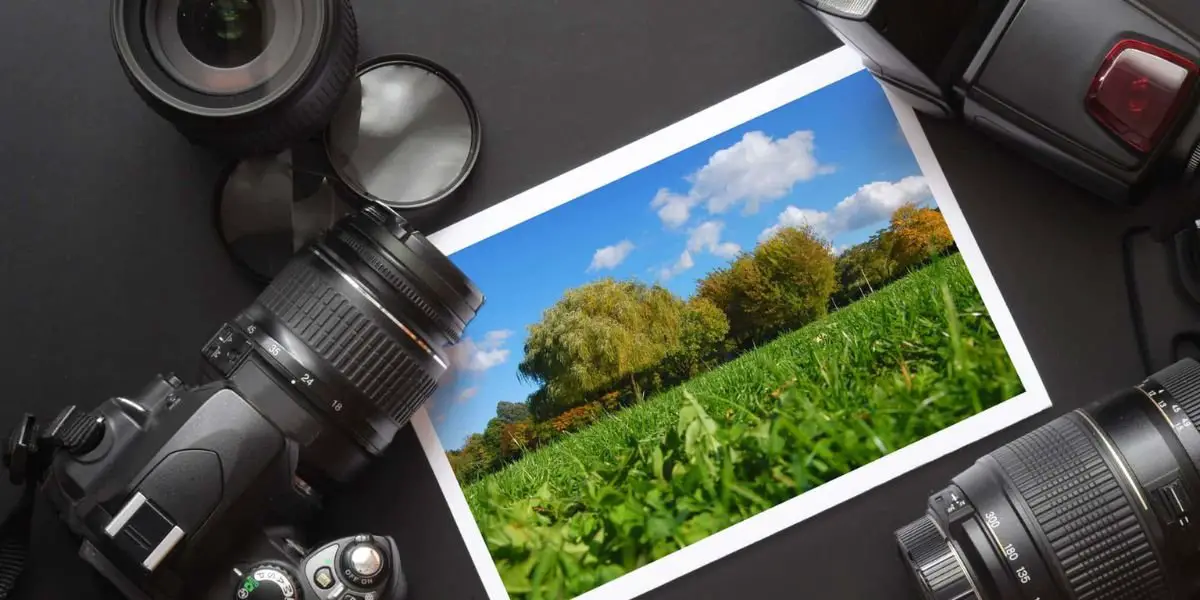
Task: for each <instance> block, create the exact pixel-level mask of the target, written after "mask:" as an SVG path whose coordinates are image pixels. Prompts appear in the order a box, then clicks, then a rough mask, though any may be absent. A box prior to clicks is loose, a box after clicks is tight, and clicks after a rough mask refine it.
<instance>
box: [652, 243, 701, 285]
mask: <svg viewBox="0 0 1200 600" xmlns="http://www.w3.org/2000/svg"><path fill="white" fill-rule="evenodd" d="M694 266H696V261H694V260H692V253H691V252H688V251H687V250H684V251H683V254H680V255H679V260H676V261H675V264H673V265H671V266H669V267H663V268H662V269H660V270H659V272H658V278H659V279H662V280H664V281H666V280H667V279H670V278H672V277H674V276H676V275H678V274H680V273H682V272H684V271H686V270H688V269H690V268H692V267H694Z"/></svg>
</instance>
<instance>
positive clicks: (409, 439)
mask: <svg viewBox="0 0 1200 600" xmlns="http://www.w3.org/2000/svg"><path fill="white" fill-rule="evenodd" d="M356 6H357V8H358V14H359V22H360V29H361V36H362V39H363V43H362V51H361V56H362V57H368V56H373V55H377V54H382V53H390V52H410V53H417V54H422V55H425V56H427V57H429V58H432V59H434V60H436V61H439V62H441V63H442V64H444V65H446V66H447V67H449V68H450V69H451V70H453V71H454V72H455V73H456V74H457V75H459V76H460V77H461V78H462V80H463V81H464V82H465V84H466V85H467V87H468V88H469V89H470V91H471V93H472V94H473V95H474V97H475V101H476V103H477V104H478V106H479V109H480V111H481V112H482V115H483V120H484V124H485V132H484V140H485V142H484V148H483V153H482V156H481V161H480V163H479V167H478V169H477V171H476V172H475V175H474V177H473V179H472V180H471V181H470V182H469V183H468V185H467V187H466V188H465V189H464V190H463V192H462V193H461V195H460V197H459V198H457V199H455V200H454V201H452V202H451V203H447V204H446V205H444V206H443V207H442V210H441V211H440V214H427V215H423V216H422V219H421V220H422V223H423V224H424V227H425V229H426V230H428V231H432V230H435V229H436V228H437V227H438V226H441V225H444V224H445V223H448V222H451V221H453V220H456V219H458V218H461V217H464V216H466V215H468V214H471V213H473V212H476V211H479V210H481V209H483V208H485V207H487V206H489V205H491V204H494V203H496V202H499V201H501V200H504V199H505V198H507V197H509V196H511V195H513V194H516V193H518V192H520V191H522V190H524V189H526V188H529V187H531V186H533V185H536V184H537V183H540V182H541V181H543V180H545V179H548V178H550V177H552V176H554V175H557V174H559V173H562V172H564V171H567V170H569V169H571V168H573V167H575V166H578V165H580V164H583V163H585V162H587V161H589V160H590V159H593V158H596V157H598V156H600V155H602V154H604V153H606V152H609V151H611V150H614V149H616V148H618V147H620V146H622V145H624V144H625V143H628V142H630V141H632V140H634V139H637V138H639V137H641V136H643V135H646V134H648V133H651V132H653V131H655V130H657V129H659V128H661V127H664V126H666V125H669V124H671V123H673V122H675V121H677V120H679V119H681V118H683V117H686V116H688V115H690V114H692V113H694V112H696V111H698V110H700V109H703V108H705V107H707V106H709V105H711V104H713V103H715V102H718V101H720V100H722V99H724V98H726V97H728V96H731V95H733V94H735V93H737V92H739V91H742V90H744V89H746V88H749V87H751V86H753V85H755V84H757V83H760V82H762V81H764V80H766V79H768V78H770V77H772V76H774V75H777V74H779V73H782V72H784V71H786V70H788V69H790V68H792V67H794V66H796V65H799V64H801V63H803V62H806V61H807V60H809V59H811V58H814V57H816V56H818V55H819V54H821V53H824V52H825V51H828V50H830V49H832V48H834V47H835V45H836V44H835V41H834V39H833V38H832V36H831V35H829V34H828V33H827V32H826V31H825V30H824V29H822V28H821V27H820V26H819V25H818V24H817V22H816V21H815V19H813V18H812V17H811V16H809V15H808V14H807V13H806V12H805V11H804V10H802V9H801V8H799V7H798V6H797V5H795V4H794V3H793V2H792V0H738V1H736V2H733V1H729V0H691V1H689V2H683V1H681V0H605V1H603V2H597V1H595V0H555V1H554V2H512V1H502V0H408V1H399V0H370V1H360V2H357V3H356ZM107 15H108V12H107V2H102V1H100V0H58V1H56V2H21V1H13V2H4V3H0V73H3V81H2V83H0V120H2V122H3V124H4V127H3V129H2V130H0V201H2V202H3V204H2V208H0V282H3V283H2V285H3V293H2V294H0V315H3V319H4V321H3V323H4V327H3V329H2V330H0V331H2V335H3V344H2V345H0V353H2V354H0V358H2V359H3V360H2V361H0V377H2V378H3V383H4V386H3V388H2V389H3V390H4V393H3V394H2V395H0V426H4V427H7V425H8V424H9V423H13V422H15V420H16V419H17V417H18V416H19V415H20V414H21V413H22V412H23V411H26V410H31V411H36V412H38V413H40V414H42V415H44V416H47V417H48V416H50V415H52V414H53V413H54V412H55V411H57V410H58V408H59V407H61V406H63V405H65V404H68V403H81V404H83V405H85V406H91V405H94V404H95V403H97V402H99V401H101V400H102V399H104V398H107V397H110V396H113V395H118V394H129V393H133V392H135V391H136V390H137V389H139V388H140V386H141V385H142V384H143V383H145V382H146V381H147V380H148V379H149V377H150V376H152V375H153V374H154V373H156V372H164V371H176V372H180V373H191V372H192V371H193V369H194V366H195V364H196V363H197V358H198V349H199V347H200V346H201V344H202V343H203V342H204V341H205V340H206V339H207V338H208V336H209V335H210V334H211V333H212V332H213V331H215V328H216V327H217V326H218V325H219V324H220V323H221V321H222V320H223V319H226V318H228V317H231V316H233V315H234V314H235V313H236V312H237V311H238V310H239V309H241V308H242V307H243V306H244V305H246V304H247V303H248V302H249V301H250V300H251V299H252V297H253V295H254V294H255V290H254V289H253V287H252V286H251V285H250V284H248V283H247V282H246V281H244V280H243V279H242V278H241V276H240V275H239V273H238V272H237V271H235V269H234V267H233V266H232V265H231V263H230V262H229V261H228V260H227V257H226V255H225V254H224V250H223V249H222V247H221V245H220V243H219V240H218V236H217V234H216V232H215V231H214V229H213V228H212V225H211V223H212V205H211V196H212V192H213V190H214V187H215V184H216V176H217V173H218V172H219V170H220V168H221V167H222V163H221V161H219V160H218V159H216V158H214V157H212V156H210V155H208V154H206V153H204V152H202V151H200V150H197V149H195V148H192V147H190V146H189V145H188V144H187V143H186V142H185V141H184V140H183V139H182V138H180V137H179V136H178V135H176V133H175V132H174V130H173V129H172V128H171V126H170V125H168V124H167V123H165V122H163V121H161V120H160V119H159V118H158V117H156V116H155V115H154V114H153V113H151V111H150V110H148V109H147V108H146V107H145V106H144V105H143V104H142V103H141V102H140V101H139V100H138V98H137V96H136V95H135V93H134V92H133V90H132V89H131V88H130V87H129V86H128V85H127V84H126V82H125V80H124V78H123V77H122V74H121V70H120V68H119V66H118V63H117V59H116V57H115V55H114V53H113V51H112V49H111V46H110V41H109V34H108V16H107ZM925 123H926V126H927V130H928V133H929V136H930V138H931V141H932V144H933V147H934V149H935V151H936V152H937V153H938V155H939V157H940V158H941V161H942V164H943V166H944V168H945V170H946V173H947V176H948V177H949V179H950V183H951V185H952V186H953V188H954V190H955V193H956V195H957V197H958V199H959V202H960V203H961V204H962V207H963V210H964V212H965V213H966V216H967V218H968V220H969V221H970V223H971V228H972V230H973V232H974V234H975V236H976V237H977V239H978V241H979V244H980V246H981V247H982V249H983V251H984V253H985V255H986V258H987V261H988V264H989V266H990V267H991V268H992V270H993V272H994V273H995V277H996V280H997V281H998V283H999V285H1000V288H1001V289H1002V290H1003V293H1004V296H1005V299H1006V300H1007V302H1008V305H1009V307H1010V309H1011V311H1012V312H1013V314H1014V316H1015V318H1016V321H1017V323H1018V325H1019V327H1020V328H1021V331H1022V332H1023V333H1024V336H1025V340H1026V342H1027V344H1028V346H1029V348H1030V351H1031V352H1032V354H1033V358H1034V360H1035V362H1036V364H1037V366H1038V369H1039V370H1040V372H1041V374H1042V376H1043V378H1044V380H1045V382H1046V386H1047V387H1048V389H1049V391H1050V393H1051V395H1052V397H1053V399H1054V402H1055V405H1056V406H1055V408H1054V410H1053V411H1050V412H1048V413H1047V414H1045V415H1042V416H1041V417H1039V418H1036V419H1033V420H1031V421H1029V422H1028V423H1026V424H1023V425H1021V426H1019V427H1017V428H1014V429H1013V430H1011V431H1007V432H1004V433H1002V434H1000V435H998V436H995V437H994V438H992V439H987V440H983V441H982V442H980V443H978V444H975V445H973V446H971V447H969V448H967V449H965V450H963V451H961V452H958V453H956V454H954V455H952V456H948V457H945V458H943V459H941V460H939V461H937V462H935V463H934V464H932V465H930V466H928V467H925V468H923V469H920V470H918V471H916V472H914V473H911V474H909V475H906V476H904V477H901V478H899V479H897V480H896V481H894V482H892V483H890V484H887V485H884V486H882V487H880V488H878V489H876V490H874V491H872V492H870V493H867V494H865V495H863V496H860V497H858V498H856V499H854V500H852V501H850V502H847V503H845V504H842V505H841V506H839V507H837V508H835V509H833V510H830V511H828V512H826V513H824V514H822V515H820V516H819V517H817V518H814V519H811V520H809V521H808V522H805V523H802V524H800V525H797V526H795V527H792V528H790V529H788V530H787V531H785V532H783V533H781V534H779V535H776V536H774V537H772V538H770V539H768V540H765V541H763V542H762V543H759V544H757V545H755V546H754V547H752V548H750V549H748V550H745V551H742V552H739V553H737V554H735V555H733V556H731V557H729V558H726V559H724V560H721V561H719V562H717V563H716V564H713V565H711V566H709V567H706V568H704V569H702V570H700V571H698V572H696V573H693V574H691V575H689V576H687V577H685V578H683V579H681V580H679V581H676V582H672V583H669V584H667V585H665V586H663V587H661V588H659V589H658V590H657V591H655V592H653V593H651V594H650V595H649V597H652V598H664V599H674V598H679V599H691V598H696V597H703V598H724V597H756V598H759V597H761V598H788V597H798V596H799V595H805V596H811V597H822V598H903V597H905V595H904V594H905V593H906V592H904V591H902V590H903V589H904V588H903V586H904V585H906V575H905V573H904V571H903V570H902V567H901V564H900V563H899V561H898V560H896V553H895V550H894V548H893V543H892V539H891V532H892V530H893V529H894V528H896V527H898V526H900V525H902V524H903V523H905V522H907V521H908V520H910V519H912V518H914V517H916V516H917V515H918V513H919V511H920V510H921V509H922V507H923V504H924V501H925V498H926V496H927V494H928V493H929V492H930V491H931V490H933V489H935V488H937V487H939V486H941V485H942V484H943V483H944V482H946V481H947V480H948V478H949V477H950V476H952V475H953V474H954V473H956V472H957V471H959V470H961V469H962V468H964V467H966V466H967V465H968V464H970V462H971V461H973V460H974V458H975V457H977V456H978V455H979V454H981V453H983V452H985V451H986V450H989V449H990V448H991V447H992V446H994V445H996V444H998V443H1000V442H1002V441H1005V440H1007V439H1010V438H1012V437H1014V436H1015V435H1017V434H1018V433H1020V432H1022V431H1025V430H1027V429H1029V428H1031V427H1032V426H1034V425H1037V424H1040V423H1042V422H1044V421H1045V420H1047V419H1048V418H1050V417H1051V416H1054V415H1057V414H1059V413H1061V412H1063V411H1065V410H1067V409H1070V408H1074V407H1077V406H1079V405H1081V404H1083V403H1085V402H1087V401H1089V400H1091V399H1093V398H1095V397H1097V396H1099V395H1101V394H1103V393H1105V392H1108V391H1110V390H1113V389H1115V388H1118V387H1121V386H1125V385H1129V384H1132V383H1135V382H1136V381H1137V380H1139V379H1140V377H1141V376H1142V375H1143V371H1142V368H1141V365H1140V363H1139V361H1138V355H1137V351H1136V349H1135V346H1134V343H1133V342H1134V333H1133V328H1132V326H1131V321H1130V319H1129V313H1128V305H1127V301H1126V294H1125V286H1124V280H1123V271H1122V268H1121V260H1120V256H1121V255H1120V242H1121V235H1122V233H1123V231H1124V230H1125V229H1126V227H1127V226H1128V225H1129V224H1130V223H1132V222H1134V219H1133V217H1131V216H1130V215H1129V214H1128V213H1126V212H1123V211H1118V210H1116V209H1112V208H1108V207H1106V206H1103V205H1101V204H1099V203H1098V201H1096V200H1094V199H1092V198H1090V197H1088V196H1087V195H1086V194H1084V193H1082V192H1080V191H1077V190H1076V189H1074V188H1072V187H1070V186H1069V185H1067V184H1065V183H1063V182H1061V181H1059V180H1057V179H1056V178H1055V177H1054V176H1053V175H1051V174H1049V173H1046V172H1043V171H1042V170H1040V169H1038V168H1037V167H1035V166H1032V165H1030V164H1027V163H1025V162H1024V161H1023V160H1022V159H1021V158H1020V157H1019V156H1016V155H1014V154H1012V153H1010V152H1007V151H1004V150H1001V149H1000V148H998V147H997V146H995V145H993V144H992V143H991V142H989V141H988V140H986V139H984V138H982V137H981V136H980V135H978V134H976V133H974V132H972V131H969V130H966V129H964V128H962V127H961V126H959V125H956V124H953V123H942V122H930V121H928V120H926V121H925ZM1159 287H1162V286H1161V285H1160V286H1159ZM1146 302H1147V303H1148V305H1149V306H1151V307H1155V306H1157V305H1158V304H1156V303H1159V302H1162V303H1169V302H1173V301H1169V300H1166V299H1159V298H1157V297H1155V296H1152V297H1151V298H1150V299H1149V300H1147V301H1146ZM1176 304H1177V303H1176ZM1160 313H1162V314H1170V315H1172V316H1170V318H1160V319H1159V321H1160V322H1158V323H1157V324H1156V327H1157V328H1158V330H1157V331H1156V333H1155V334H1154V335H1167V333H1164V332H1168V331H1170V330H1171V329H1172V328H1175V327H1181V326H1184V325H1187V324H1188V321H1190V320H1191V319H1192V318H1193V315H1191V314H1189V313H1188V311H1187V310H1174V312H1171V311H1165V312H1164V311H1160ZM0 489H2V491H0V500H2V501H0V509H3V510H7V507H8V506H10V505H11V503H12V500H13V498H14V497H15V494H14V491H13V490H12V489H11V488H9V487H7V486H6V485H5V487H3V488H0ZM330 508H331V510H329V511H328V513H327V515H326V517H325V518H324V519H323V521H322V523H321V527H320V529H321V531H319V532H317V534H318V535H319V536H324V535H329V536H332V535H334V534H339V535H340V534H344V533H347V532H350V531H353V530H360V529H369V530H372V531H375V532H377V533H384V534H392V535H395V536H396V537H397V538H398V540H399V542H400V544H401V548H402V551H403V556H402V558H403V560H404V566H405V569H406V571H407V572H408V575H409V577H410V580H411V583H412V598H413V599H414V600H428V599H432V598H438V599H441V598H447V599H457V598H479V597H483V592H482V588H481V586H480V584H479V581H478V577H477V576H476V575H475V574H474V570H473V568H472V566H471V564H470V562H469V560H468V557H467V554H466V550H465V547H464V546H463V544H462V542H461V540H460V539H459V537H458V534H457V532H456V529H455V527H454V524H453V522H452V521H451V518H450V514H449V512H448V510H447V508H446V504H445V502H444V501H443V500H442V497H441V493H440V492H439V490H438V489H437V487H436V485H435V482H434V479H433V477H432V474H431V472H430V470H429V468H428V466H427V464H426V462H425V459H424V457H423V455H422V454H421V451H420V448H419V446H418V444H417V441H416V438H415V436H414V435H413V434H412V433H411V430H407V429H406V430H405V431H404V432H402V434H401V435H400V436H399V438H398V440H397V442H396V443H395V444H394V446H393V447H392V449H391V450H390V452H389V456H388V458H387V459H386V460H384V461H381V462H379V463H378V464H376V465H375V466H374V467H373V468H372V470H371V471H370V472H369V474H368V476H367V477H364V478H362V479H361V480H360V481H358V482H357V483H356V484H355V486H354V488H353V489H352V490H350V492H349V493H347V494H344V495H343V496H341V497H340V498H339V499H337V500H336V501H335V502H334V503H333V504H332V506H331V507H330ZM76 547H77V544H76V543H75V541H74V540H73V539H72V538H71V536H70V535H69V534H68V533H67V532H66V531H65V529H64V528H62V527H60V526H59V525H58V523H57V522H55V520H54V517H53V515H51V514H49V511H48V510H45V509H44V508H43V509H41V510H40V513H39V517H38V520H37V526H36V535H35V543H34V548H33V552H34V560H33V566H32V569H31V572H30V573H29V574H28V576H27V578H26V581H25V582H24V583H25V585H24V586H23V588H22V589H21V591H20V592H19V593H18V594H17V598H20V599H26V598H28V599H32V598H56V599H57V598H107V597H114V596H112V594H113V593H112V592H111V591H107V590H106V589H105V588H104V587H103V586H101V585H99V584H97V583H96V582H94V581H93V580H92V578H91V575H90V573H89V571H88V569H87V567H86V566H85V565H84V563H82V561H81V560H80V559H78V558H77V557H76V554H75V549H76Z"/></svg>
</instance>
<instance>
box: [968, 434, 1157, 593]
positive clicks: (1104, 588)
mask: <svg viewBox="0 0 1200 600" xmlns="http://www.w3.org/2000/svg"><path fill="white" fill-rule="evenodd" d="M1079 419H1081V418H1080V417H1078V416H1075V415H1069V416H1067V417H1064V418H1061V419H1057V420H1055V421H1053V422H1052V423H1050V424H1048V425H1046V426H1045V427H1042V428H1040V429H1037V430H1035V431H1033V432H1031V433H1029V434H1027V435H1025V436H1023V437H1021V438H1020V439H1018V440H1016V441H1014V442H1012V443H1010V444H1008V445H1007V446H1004V447H1003V448H1001V449H999V450H997V451H995V452H994V453H993V454H992V456H993V457H994V458H995V459H996V460H997V461H998V462H999V463H1000V465H1001V466H1002V467H1003V469H1004V471H1005V472H1006V473H1007V474H1008V476H1009V478H1010V480H1011V481H1012V482H1013V484H1014V485H1015V486H1016V488H1017V490H1018V491H1020V493H1021V496H1022V497H1024V498H1025V501H1026V502H1028V504H1029V507H1030V508H1031V509H1032V510H1033V514H1034V517H1035V518H1036V519H1037V522H1038V525H1040V526H1041V528H1042V531H1043V532H1044V533H1045V534H1046V538H1047V539H1048V540H1049V543H1050V547H1051V549H1052V550H1053V552H1054V554H1055V557H1057V559H1058V562H1059V565H1060V566H1061V567H1062V570H1063V573H1064V574H1065V576H1066V579H1067V581H1068V583H1069V585H1070V587H1071V589H1072V590H1073V591H1074V594H1075V596H1074V597H1076V598H1078V599H1079V600H1105V599H1114V600H1115V599H1118V598H1119V599H1121V600H1127V599H1131V598H1146V599H1150V598H1160V597H1161V594H1163V592H1164V591H1165V589H1166V588H1165V581H1164V579H1163V572H1162V569H1161V567H1160V566H1159V564H1158V560H1157V559H1156V558H1155V556H1154V553H1153V550H1152V549H1151V547H1150V543H1149V541H1148V540H1147V539H1146V535H1145V533H1144V532H1143V531H1142V527H1141V524H1140V523H1139V522H1138V519H1137V517H1136V515H1135V513H1134V508H1133V506H1131V505H1130V503H1129V500H1128V499H1127V498H1126V496H1125V494H1124V493H1123V492H1122V490H1121V487H1120V484H1119V483H1118V481H1117V479H1116V477H1117V475H1116V474H1114V473H1113V472H1112V471H1111V470H1110V469H1109V468H1108V465H1107V464H1106V463H1105V462H1104V460H1103V458H1102V457H1101V455H1100V452H1101V450H1099V449H1098V448H1097V447H1096V446H1095V445H1094V444H1093V443H1092V438H1090V437H1089V436H1088V434H1087V433H1086V432H1085V431H1084V430H1083V428H1084V427H1087V426H1088V425H1087V424H1085V423H1080V422H1079Z"/></svg>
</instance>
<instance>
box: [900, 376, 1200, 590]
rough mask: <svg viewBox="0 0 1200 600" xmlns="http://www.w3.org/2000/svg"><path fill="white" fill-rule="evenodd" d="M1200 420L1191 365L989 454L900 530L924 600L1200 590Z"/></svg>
mask: <svg viewBox="0 0 1200 600" xmlns="http://www.w3.org/2000/svg"><path fill="white" fill-rule="evenodd" d="M1198 418H1200V363H1196V362H1195V361H1193V360H1190V359H1189V360H1184V361H1181V362H1179V363H1176V364H1175V365H1173V366H1171V367H1168V368H1166V369H1164V370H1162V371H1159V372H1158V373H1156V374H1154V375H1152V376H1151V377H1150V378H1148V379H1146V380H1145V381H1144V382H1142V383H1141V384H1139V385H1137V386H1135V387H1133V388H1131V389H1129V390H1126V391H1124V392H1121V393H1119V394H1116V395H1114V396H1113V397H1111V398H1108V399H1106V400H1103V401H1100V402H1097V403H1095V404H1092V405H1090V406H1088V407H1086V408H1083V409H1080V410H1077V411H1074V412H1072V413H1070V414H1067V415H1065V416H1063V417H1060V418H1059V419H1056V420H1054V421H1052V422H1050V423H1048V424H1046V425H1045V426H1043V427H1040V428H1038V429H1036V430H1034V431H1032V432H1030V433H1029V434H1027V435H1025V436H1023V437H1021V438H1020V439H1018V440H1016V441H1014V442H1012V443H1010V444H1007V445H1005V446H1004V447H1002V448H1000V449H998V450H996V451H995V452H992V453H991V454H989V455H987V456H985V457H983V458H982V459H980V460H979V461H978V462H976V463H975V464H974V465H973V466H972V467H971V468H969V469H967V470H966V471H964V472H962V473H961V474H959V475H958V476H957V477H955V478H954V479H953V480H952V482H951V484H950V485H949V486H948V487H947V488H946V489H944V490H942V491H940V492H938V493H936V494H934V495H933V496H932V497H931V498H930V500H929V509H928V512H927V513H926V515H925V516H924V517H922V518H921V519H918V520H917V521H915V522H913V523H911V524H910V525H908V526H906V527H904V528H903V529H900V530H899V531H897V532H896V538H897V541H898V543H899V546H900V551H901V555H902V557H903V558H904V560H905V561H906V562H907V563H908V564H909V566H910V567H911V569H912V572H913V574H914V576H915V578H916V581H917V584H918V587H919V588H920V590H921V594H922V596H923V597H924V598H928V599H931V600H934V599H936V600H952V599H954V600H957V599H970V598H975V599H978V600H1001V599H1003V600H1008V599H1013V600H1026V599H1027V600H1054V599H1062V600H1068V599H1069V600H1125V599H1130V600H1132V599H1158V598H1163V599H1166V598H1192V597H1194V595H1195V594H1196V592H1197V591H1198V590H1200V586H1198V583H1200V575H1198V574H1197V572H1196V570H1195V568H1194V567H1195V564H1197V563H1196V562H1195V561H1196V560H1197V559H1200V519H1198V518H1197V515H1196V512H1197V501H1198V500H1200V433H1198V432H1197V430H1196V427H1195V425H1194V423H1195V422H1196V419H1198Z"/></svg>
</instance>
